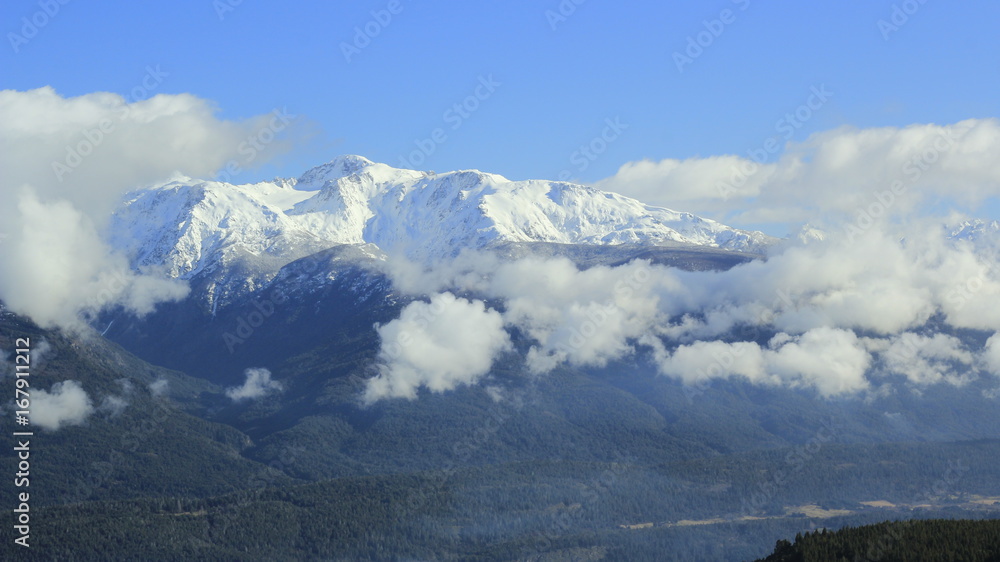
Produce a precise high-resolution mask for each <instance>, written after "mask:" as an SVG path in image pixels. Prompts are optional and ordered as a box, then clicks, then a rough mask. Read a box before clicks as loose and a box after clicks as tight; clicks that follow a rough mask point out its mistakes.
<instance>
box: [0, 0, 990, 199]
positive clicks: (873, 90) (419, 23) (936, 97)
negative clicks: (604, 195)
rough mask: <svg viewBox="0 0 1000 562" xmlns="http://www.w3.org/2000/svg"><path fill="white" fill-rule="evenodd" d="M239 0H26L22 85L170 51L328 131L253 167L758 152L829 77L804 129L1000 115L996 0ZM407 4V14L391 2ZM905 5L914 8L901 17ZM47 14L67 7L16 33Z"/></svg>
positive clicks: (81, 80) (195, 87)
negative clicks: (696, 47) (600, 148)
mask: <svg viewBox="0 0 1000 562" xmlns="http://www.w3.org/2000/svg"><path fill="white" fill-rule="evenodd" d="M53 2H56V0H53ZM229 3H235V0H229V2H227V1H226V0H220V1H219V2H213V1H211V0H200V1H186V0H181V1H176V2H169V3H167V2H162V3H144V2H101V3H85V2H76V1H72V0H70V1H68V2H67V3H66V4H65V5H61V4H60V5H59V9H58V12H57V13H55V15H53V16H51V17H45V18H42V17H41V16H38V15H37V14H38V13H39V12H41V11H42V9H43V8H42V7H41V6H42V4H44V2H43V3H42V4H39V3H38V2H37V1H35V2H24V1H11V2H6V3H4V5H3V7H2V8H0V10H2V13H3V22H4V33H5V36H6V44H5V45H4V47H3V48H2V49H0V53H2V54H0V65H2V66H0V68H2V69H3V72H2V76H3V82H2V84H0V86H2V87H3V88H13V89H18V90H26V89H31V88H37V87H40V86H44V85H51V86H53V87H54V88H55V89H56V91H57V92H59V93H60V94H61V95H63V96H77V95H82V94H87V93H91V92H96V91H110V92H116V93H120V94H122V95H125V96H126V97H128V96H129V95H130V92H132V91H133V88H135V87H136V86H138V85H140V84H141V81H142V79H143V77H144V76H145V75H146V73H147V70H146V69H147V67H152V68H159V69H161V70H162V72H165V73H167V76H166V77H165V78H164V79H163V81H162V83H160V84H159V85H157V86H156V88H155V89H154V90H153V92H151V93H183V92H187V93H191V94H194V95H197V96H199V97H201V98H206V99H209V100H212V101H214V102H215V103H216V104H217V106H218V111H219V116H220V117H223V118H226V119H240V118H246V117H249V116H252V115H258V114H263V113H268V112H270V111H272V110H273V109H275V108H282V107H284V108H287V110H288V111H289V112H291V113H293V114H296V115H300V116H302V117H303V118H304V120H305V121H307V122H308V123H309V124H310V125H311V127H312V130H313V132H314V133H315V135H314V136H313V137H312V140H310V141H309V142H308V143H306V144H304V145H302V146H300V147H299V148H298V149H297V150H295V151H293V152H292V153H290V154H288V155H286V156H285V157H283V158H281V159H279V160H277V161H276V162H274V163H272V164H268V165H266V166H264V167H263V168H261V169H258V170H251V171H248V172H245V173H244V174H243V176H242V177H240V178H238V179H241V180H246V181H249V180H252V179H257V178H269V177H273V176H275V175H286V176H295V175H297V174H298V173H300V172H301V171H302V170H304V169H306V168H308V167H310V166H312V165H315V164H318V163H320V162H323V161H325V160H329V159H330V158H332V157H333V156H335V155H337V154H343V153H356V154H362V155H365V156H367V157H369V158H371V159H373V160H376V161H382V162H386V163H389V164H393V165H399V163H400V161H401V158H402V157H406V156H407V155H410V154H412V152H413V151H414V150H417V146H416V144H415V141H416V140H421V139H429V138H432V137H433V132H434V130H435V129H438V128H440V129H442V130H443V131H444V132H445V137H446V138H444V140H441V141H439V142H438V141H435V142H434V145H433V148H434V151H433V153H432V154H429V155H425V156H424V157H423V163H422V165H420V166H416V167H419V168H423V169H434V170H438V171H443V170H451V169H465V168H478V169H482V170H486V171H491V172H496V173H500V174H503V175H505V176H507V177H509V178H513V179H526V178H548V179H556V178H557V177H558V175H559V174H560V172H562V171H564V170H569V171H570V172H571V174H572V177H573V178H574V179H579V180H581V181H587V182H590V181H597V180H600V179H602V178H605V177H607V176H610V175H612V174H614V173H615V172H616V171H617V170H618V168H619V167H620V166H621V165H622V164H624V163H626V162H629V161H635V160H640V159H643V158H649V159H652V160H660V159H663V158H678V159H683V158H689V157H694V156H701V157H706V156H712V155H722V154H737V155H741V156H745V155H746V151H747V150H748V149H750V148H754V147H759V146H760V145H761V143H762V141H763V140H764V139H766V138H768V137H769V136H772V135H774V133H775V128H776V123H777V122H778V121H779V120H780V119H782V117H783V116H784V115H785V114H786V113H788V112H789V111H795V109H796V108H798V107H800V106H801V105H802V104H803V103H806V102H807V100H808V98H809V96H810V92H811V88H813V87H819V86H825V87H826V88H827V89H828V90H829V91H831V92H833V95H832V96H831V98H830V100H829V102H828V103H825V104H824V105H823V106H822V107H821V108H820V109H818V110H816V111H815V112H814V114H813V115H811V116H810V118H809V119H808V120H807V121H806V122H804V123H803V124H802V126H801V128H798V129H795V131H794V136H793V137H792V139H791V140H793V141H801V140H804V139H805V138H806V137H807V136H808V135H809V134H810V133H813V132H816V131H823V130H828V129H832V128H835V127H838V126H840V125H845V124H847V125H853V126H856V127H859V128H867V127H876V126H886V125H891V126H905V125H909V124H912V123H937V124H947V123H954V122H957V121H960V120H962V119H967V118H989V117H996V116H998V115H1000V96H998V95H997V92H998V91H1000V62H998V60H1000V59H998V56H997V54H998V53H1000V34H998V33H996V23H997V22H998V21H1000V4H998V3H996V2H987V1H973V2H962V3H945V2H941V1H937V0H927V1H926V2H924V3H920V2H919V1H918V0H911V1H910V2H900V1H898V0H896V1H888V0H866V1H848V2H838V3H833V2H808V3H806V2H792V1H780V2H770V3H766V2H762V1H758V0H749V1H747V0H739V1H732V0H716V1H709V2H668V3H659V2H606V1H602V0H586V1H584V2H582V3H580V4H579V5H577V4H575V3H574V2H573V1H572V0H564V1H563V2H562V3H560V2H559V1H558V0H551V1H525V0H505V1H503V2H499V1H498V2H457V1H447V2H409V1H407V0H398V2H388V1H385V0H377V1H365V2H360V1H359V2H350V3H347V2H331V3H322V2H283V3H280V4H279V3H264V2H252V1H243V2H242V3H239V4H238V5H236V6H230V5H229ZM220 6H225V7H226V10H225V11H224V12H222V13H221V17H220ZM561 6H562V8H561ZM230 7H231V8H232V9H231V10H229V9H228V8H230ZM390 7H393V8H395V10H396V11H397V12H398V13H396V14H389V15H391V20H390V21H389V22H388V23H387V24H385V25H381V24H378V25H376V24H375V23H372V21H373V20H374V19H375V16H374V15H373V12H379V11H386V12H385V13H383V20H384V19H385V15H386V14H388V11H387V10H388V8H390ZM569 7H571V8H572V11H571V10H570V9H569ZM561 9H562V12H563V13H564V14H566V15H565V16H562V17H564V19H558V20H556V19H553V17H552V14H558V13H559V12H560V10H561ZM904 9H905V11H909V12H911V13H910V14H906V15H905V21H903V18H902V17H901V14H905V11H904ZM724 10H729V11H730V12H728V13H726V12H724ZM894 11H896V23H902V25H900V26H898V29H888V30H887V29H880V26H879V21H880V20H884V21H886V22H890V23H891V21H892V16H893V13H894ZM570 12H571V13H570ZM33 17H35V18H36V21H42V20H47V21H45V23H44V25H42V26H39V28H38V30H37V33H36V34H34V35H33V36H32V37H31V38H30V39H27V41H26V42H18V41H17V40H16V39H12V36H11V34H12V33H14V34H18V35H20V34H22V32H23V29H22V28H23V24H24V22H23V20H22V18H28V19H29V20H30V19H32V18H33ZM723 19H725V20H728V23H721V27H720V22H722V20H723ZM712 20H719V22H716V23H714V24H713V21H712ZM706 22H708V23H707V24H706ZM366 25H367V26H368V29H369V30H377V34H376V35H375V36H374V37H368V38H366V39H370V41H369V42H368V43H367V44H365V42H364V39H362V40H361V41H360V42H359V43H358V44H361V45H363V47H362V48H359V49H358V51H359V52H355V53H353V54H352V55H351V57H350V60H349V61H348V60H347V57H345V55H344V53H343V45H342V44H344V43H347V44H351V43H354V42H355V37H356V35H357V32H356V30H355V28H360V29H362V30H363V29H364V28H365V27H366ZM553 27H554V29H553ZM712 27H714V28H715V30H716V31H717V32H718V33H717V36H714V35H712V36H711V37H710V38H709V35H710V34H711V30H710V29H709V28H712ZM28 31H30V29H29V30H28ZM702 32H704V33H702ZM699 33H702V36H701V39H702V40H703V43H704V44H707V46H705V47H702V49H701V52H700V53H697V51H692V52H694V53H697V56H695V57H692V58H691V59H690V61H689V62H688V63H685V64H684V65H683V71H680V70H679V69H678V65H677V62H676V60H675V56H674V53H675V52H676V53H680V54H684V52H685V50H686V48H687V47H688V42H689V38H697V37H698V34H699ZM27 35H28V34H24V35H22V37H27ZM14 43H16V45H15V44H14ZM15 49H16V51H17V52H15ZM490 78H492V81H493V82H494V84H496V83H498V84H499V85H495V86H494V88H493V91H492V92H489V93H488V95H486V96H483V99H481V100H476V102H475V103H473V104H472V105H473V106H476V107H475V110H474V111H471V112H468V114H467V116H465V117H462V118H461V119H460V120H459V119H457V118H456V117H455V115H456V114H455V113H452V114H451V115H450V119H449V117H448V114H447V113H446V112H447V111H448V110H449V108H452V107H453V105H454V104H456V103H462V102H463V100H466V98H467V97H468V96H470V95H474V94H475V93H476V88H477V86H478V85H479V84H480V83H481V81H483V80H486V81H488V80H489V79H490ZM479 92H480V93H481V94H482V93H484V92H486V90H484V89H482V88H481V89H480V90H479ZM609 119H610V120H615V119H617V120H618V121H619V122H620V123H622V124H624V125H627V128H624V130H622V131H621V133H620V134H619V135H617V138H615V140H614V141H612V142H610V143H607V147H606V150H605V151H604V152H602V153H601V154H596V155H593V158H592V159H590V158H588V162H587V167H586V169H585V170H580V169H579V166H577V165H576V164H574V163H572V162H573V161H572V160H571V159H572V158H573V154H574V151H576V150H578V149H579V147H580V145H583V144H586V143H589V142H590V141H591V140H592V139H594V138H595V137H596V136H599V135H600V134H601V133H602V131H603V130H604V129H605V127H606V122H607V120H609ZM456 123H458V124H459V125H460V126H458V127H457V128H454V126H455V125H456ZM440 138H441V137H439V139H440ZM424 146H430V145H427V144H426V142H425V145H424ZM775 156H776V155H775ZM775 156H771V157H770V158H771V159H773V158H774V157H775ZM577 158H578V159H579V155H578V156H577Z"/></svg>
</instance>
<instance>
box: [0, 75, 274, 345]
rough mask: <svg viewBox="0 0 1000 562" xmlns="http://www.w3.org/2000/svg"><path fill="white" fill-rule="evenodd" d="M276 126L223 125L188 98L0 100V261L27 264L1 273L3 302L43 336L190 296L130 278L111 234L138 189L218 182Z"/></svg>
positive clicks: (260, 121) (49, 94) (13, 96)
mask: <svg viewBox="0 0 1000 562" xmlns="http://www.w3.org/2000/svg"><path fill="white" fill-rule="evenodd" d="M269 121H270V116H260V117H255V118H252V119H248V120H245V121H241V122H231V121H222V120H219V119H217V118H216V117H215V116H214V108H213V107H212V104H211V103H209V102H207V101H206V100H203V99H199V98H197V97H195V96H192V95H189V94H178V95H157V96H154V97H152V98H150V99H147V100H142V101H137V102H134V103H126V102H125V100H124V98H122V97H121V96H118V95H115V94H110V93H94V94H87V95H83V96H79V97H74V98H64V97H62V96H60V95H58V94H57V93H56V92H55V91H54V90H53V89H52V88H50V87H45V88H39V89H36V90H30V91H24V92H21V91H15V90H4V91H0V169H3V171H4V172H3V174H2V175H0V198H2V199H3V200H4V201H5V202H6V204H5V205H3V206H2V207H0V261H2V262H3V263H6V264H19V265H18V267H5V268H3V269H0V299H2V300H4V301H5V302H6V303H7V305H8V306H9V307H10V309H11V310H13V311H15V312H19V313H22V314H27V315H29V316H31V317H32V318H33V319H34V320H35V321H36V322H39V323H40V324H42V325H43V326H46V327H51V326H64V327H70V328H78V327H80V326H81V322H80V321H79V319H78V313H79V312H81V311H84V312H87V311H90V312H92V311H95V310H98V309H101V308H103V307H107V306H111V305H121V306H124V307H125V308H127V309H130V310H132V311H134V312H136V313H139V314H142V313H146V312H149V311H150V310H151V309H152V307H153V306H154V305H155V303H157V302H160V301H165V300H174V299H178V298H181V297H183V296H184V294H185V292H186V288H185V286H184V285H182V284H180V283H177V282H174V281H166V280H163V279H160V278H157V277H155V276H153V275H139V274H135V273H133V272H132V271H130V269H129V268H128V263H127V260H126V258H125V257H124V256H120V255H114V254H113V253H112V252H111V251H110V249H109V248H108V247H107V245H106V244H105V243H104V242H103V240H102V239H101V236H100V232H101V228H102V227H103V225H104V224H105V222H106V220H107V219H108V217H109V216H110V211H111V209H112V208H113V207H114V205H115V204H116V203H117V202H118V201H119V198H120V197H121V196H122V195H123V194H124V193H125V192H126V191H127V190H129V189H133V188H135V187H137V186H139V185H144V184H149V183H152V182H155V181H158V180H161V179H163V178H165V177H167V176H169V175H172V174H174V173H175V172H181V173H184V174H187V175H191V176H195V177H197V176H207V175H211V174H212V173H213V172H214V171H216V170H218V169H219V168H221V167H222V166H223V165H224V164H225V163H226V162H227V161H228V160H230V159H235V158H237V156H239V146H240V143H241V142H243V141H245V140H246V139H247V138H248V136H250V135H251V134H253V133H255V132H257V131H259V130H261V129H263V128H265V127H267V126H268V123H269ZM102 129H103V130H102ZM280 145H281V143H280V142H279V143H273V144H271V145H269V148H277V147H279V146H280ZM266 156H267V155H266V154H265V155H262V156H261V157H260V158H259V159H258V160H261V161H263V160H264V159H265V158H266ZM241 162H242V161H241Z"/></svg>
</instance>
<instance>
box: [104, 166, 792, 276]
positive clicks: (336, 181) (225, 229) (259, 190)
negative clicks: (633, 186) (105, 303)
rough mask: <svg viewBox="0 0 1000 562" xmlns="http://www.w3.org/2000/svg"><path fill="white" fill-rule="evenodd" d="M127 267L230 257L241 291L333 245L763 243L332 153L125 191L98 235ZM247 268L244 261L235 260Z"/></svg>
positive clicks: (465, 175)
mask: <svg viewBox="0 0 1000 562" xmlns="http://www.w3.org/2000/svg"><path fill="white" fill-rule="evenodd" d="M109 236H110V240H111V242H112V244H113V245H115V246H116V247H118V248H120V249H122V250H124V251H125V252H126V253H127V254H128V255H129V256H130V257H131V258H132V259H133V263H134V265H135V266H136V267H137V268H162V269H164V270H165V272H166V273H167V274H168V275H170V276H172V277H178V278H183V279H192V278H196V277H199V276H210V275H216V276H218V275H222V274H223V273H224V272H225V271H227V270H228V269H229V268H230V267H231V266H232V265H233V264H236V263H240V264H242V269H241V270H240V279H242V282H243V285H244V286H245V287H246V288H248V289H252V288H253V287H254V286H255V285H257V284H259V283H260V282H262V281H263V280H266V279H267V278H269V277H270V276H273V274H274V272H276V271H277V268H280V267H281V266H282V265H284V264H287V263H288V262H290V261H292V260H294V259H297V258H300V257H303V256H305V255H308V254H311V253H315V252H317V251H320V250H323V249H326V248H329V247H332V246H334V245H338V244H366V243H368V244H374V245H376V246H377V247H378V248H380V249H381V250H383V251H385V252H387V253H404V254H406V255H408V256H410V257H412V258H417V259H432V258H436V257H442V256H447V255H453V254H455V253H457V252H458V251H459V250H461V249H463V248H482V247H484V246H486V245H489V244H491V243H497V242H555V243H563V244H587V245H613V244H638V245H652V246H655V245H662V244H674V243H678V242H680V243H689V244H696V245H700V246H706V247H713V248H720V249H726V250H733V251H737V252H746V253H760V252H762V251H763V249H764V248H765V247H766V246H767V245H769V244H770V243H772V242H773V241H774V239H773V238H770V237H768V236H766V235H764V234H762V233H759V232H749V231H744V230H738V229H735V228H731V227H728V226H725V225H723V224H720V223H718V222H715V221H712V220H708V219H703V218H700V217H697V216H695V215H692V214H690V213H680V212H676V211H672V210H669V209H664V208H660V207H652V206H649V205H645V204H643V203H641V202H639V201H636V200H635V199H630V198H628V197H624V196H621V195H617V194H614V193H608V192H603V191H599V190H596V189H593V188H590V187H586V186H583V185H576V184H571V183H565V182H551V181H543V180H528V181H510V180H507V179H506V178H504V177H502V176H499V175H496V174H489V173H484V172H479V171H476V170H465V171H456V172H448V173H443V174H433V173H428V172H420V171H414V170H403V169H397V168H393V167H391V166H388V165H385V164H379V163H375V162H372V161H370V160H368V159H366V158H363V157H360V156H341V157H338V158H336V159H334V160H333V161H331V162H328V163H326V164H323V165H321V166H317V167H316V168H313V169H311V170H309V171H307V172H306V173H305V174H303V175H302V176H301V177H300V178H298V179H297V180H287V179H277V180H274V181H271V182H261V183H255V184H246V185H231V184H227V183H222V182H214V181H204V180H195V179H191V178H175V179H173V180H172V181H170V182H168V183H166V184H164V185H160V186H155V187H152V188H147V189H142V190H138V191H134V192H132V193H130V194H129V195H128V196H127V198H126V200H125V202H124V203H123V205H122V206H121V207H120V208H119V209H118V210H117V211H116V212H115V214H114V216H113V219H112V223H111V226H110V230H109ZM247 264H249V265H247Z"/></svg>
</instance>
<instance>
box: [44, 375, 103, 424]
mask: <svg viewBox="0 0 1000 562" xmlns="http://www.w3.org/2000/svg"><path fill="white" fill-rule="evenodd" d="M30 411H31V414H30V416H29V417H30V420H31V424H32V425H36V426H38V427H40V428H42V429H47V430H49V431H56V430H58V429H59V428H60V427H63V426H65V425H81V424H82V423H83V422H85V421H86V420H87V418H88V417H89V416H90V415H91V414H93V413H94V405H93V403H92V402H91V400H90V397H89V396H88V395H87V392H86V391H85V390H83V386H81V385H80V383H79V382H77V381H74V380H66V381H63V382H58V383H56V384H54V385H52V388H50V389H49V390H47V391H46V390H44V389H36V390H34V391H33V392H32V393H31V410H30Z"/></svg>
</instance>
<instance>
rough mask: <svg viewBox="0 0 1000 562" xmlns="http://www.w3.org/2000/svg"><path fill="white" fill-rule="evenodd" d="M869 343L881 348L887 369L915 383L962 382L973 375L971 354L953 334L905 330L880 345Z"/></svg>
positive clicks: (958, 383) (955, 383) (972, 357)
mask: <svg viewBox="0 0 1000 562" xmlns="http://www.w3.org/2000/svg"><path fill="white" fill-rule="evenodd" d="M869 347H878V348H881V349H880V351H881V357H882V360H883V361H884V362H885V367H886V369H887V370H888V371H889V372H891V373H896V374H900V375H904V376H906V378H908V379H909V380H910V381H911V382H913V383H915V384H922V385H927V384H934V383H938V382H944V381H946V382H949V383H951V384H954V385H961V384H964V383H966V382H968V381H969V380H971V376H972V375H973V369H972V364H973V362H974V356H973V354H972V353H971V352H970V351H969V350H967V349H966V348H965V346H963V345H962V342H961V340H959V339H958V338H956V337H954V336H949V335H946V334H933V335H932V336H924V335H921V334H916V333H913V332H904V333H902V334H899V335H896V336H893V337H892V338H890V339H889V340H887V341H885V342H884V344H882V345H879V344H876V345H875V346H869Z"/></svg>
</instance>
